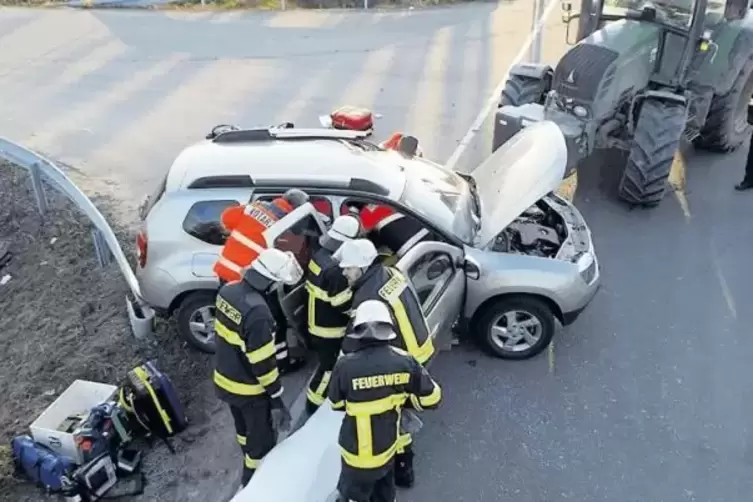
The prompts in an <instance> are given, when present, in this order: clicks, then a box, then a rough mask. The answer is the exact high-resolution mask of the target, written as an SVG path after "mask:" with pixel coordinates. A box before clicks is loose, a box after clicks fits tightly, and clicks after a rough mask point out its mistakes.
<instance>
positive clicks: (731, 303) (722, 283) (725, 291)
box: [713, 257, 737, 319]
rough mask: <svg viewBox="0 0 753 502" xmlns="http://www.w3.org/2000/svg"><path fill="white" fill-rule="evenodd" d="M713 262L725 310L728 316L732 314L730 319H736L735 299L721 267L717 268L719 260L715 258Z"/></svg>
mask: <svg viewBox="0 0 753 502" xmlns="http://www.w3.org/2000/svg"><path fill="white" fill-rule="evenodd" d="M713 260H714V272H715V273H716V277H717V279H718V280H719V287H720V288H721V289H722V297H724V303H726V304H727V309H728V310H729V312H730V314H732V318H733V319H737V308H736V307H735V299H734V297H733V296H732V291H731V290H730V289H729V285H728V284H727V279H725V278H724V273H722V267H720V266H719V260H717V258H716V257H714V259H713Z"/></svg>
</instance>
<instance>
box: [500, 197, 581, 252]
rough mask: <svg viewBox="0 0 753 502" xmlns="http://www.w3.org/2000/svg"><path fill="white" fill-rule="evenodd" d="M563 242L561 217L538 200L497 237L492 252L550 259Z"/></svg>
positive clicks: (564, 229) (565, 232)
mask: <svg viewBox="0 0 753 502" xmlns="http://www.w3.org/2000/svg"><path fill="white" fill-rule="evenodd" d="M566 238H567V227H566V225H565V222H564V220H563V219H562V217H561V216H560V215H559V214H558V213H557V211H555V210H554V209H552V208H551V207H550V206H549V205H548V204H546V202H544V201H543V200H540V201H538V202H537V203H536V204H534V205H533V206H531V207H529V208H528V209H526V211H525V212H524V213H523V214H521V215H520V216H518V217H517V218H516V219H515V220H514V221H513V222H512V223H510V224H509V225H508V226H507V227H506V228H505V229H504V230H503V231H502V232H500V233H499V234H498V235H497V237H496V238H495V239H494V243H493V244H492V251H496V252H499V253H514V254H524V255H529V256H540V257H542V258H554V257H555V256H556V255H557V252H559V250H560V247H561V246H562V243H563V242H564V241H565V239H566Z"/></svg>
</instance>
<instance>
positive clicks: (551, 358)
mask: <svg viewBox="0 0 753 502" xmlns="http://www.w3.org/2000/svg"><path fill="white" fill-rule="evenodd" d="M546 355H547V362H548V363H549V374H550V375H552V374H554V369H555V368H554V363H555V361H554V339H552V341H551V342H549V347H547V351H546Z"/></svg>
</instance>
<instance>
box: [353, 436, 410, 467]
mask: <svg viewBox="0 0 753 502" xmlns="http://www.w3.org/2000/svg"><path fill="white" fill-rule="evenodd" d="M359 433H360V431H359ZM396 451H397V441H396V442H395V444H393V445H392V446H390V447H389V448H387V450H385V451H383V452H382V453H380V454H378V455H368V456H367V455H355V454H353V453H351V452H349V451H348V450H346V449H345V448H342V447H340V455H342V458H343V460H344V461H345V463H346V464H348V465H349V466H351V467H355V468H356V469H378V468H379V467H382V466H383V465H385V464H387V462H389V461H390V460H392V458H393V457H394V456H395V452H396Z"/></svg>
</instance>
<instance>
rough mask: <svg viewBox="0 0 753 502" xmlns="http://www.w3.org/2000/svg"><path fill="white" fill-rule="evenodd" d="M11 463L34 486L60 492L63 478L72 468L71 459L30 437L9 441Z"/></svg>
mask: <svg viewBox="0 0 753 502" xmlns="http://www.w3.org/2000/svg"><path fill="white" fill-rule="evenodd" d="M11 451H12V454H13V463H14V464H15V466H16V469H17V470H18V471H19V472H21V473H23V474H24V475H25V476H26V477H27V478H28V479H29V480H30V481H32V482H33V483H34V484H36V485H38V486H41V487H42V488H44V489H46V490H48V491H51V492H59V491H62V490H63V489H64V488H65V486H64V482H63V478H64V477H65V476H66V475H67V473H68V472H69V471H70V470H71V468H72V467H73V466H74V462H73V459H71V458H70V457H66V456H64V455H61V454H59V453H57V452H55V451H53V450H51V449H50V448H47V447H46V446H44V445H41V444H39V443H36V442H35V441H34V440H33V439H32V438H31V437H30V436H18V437H16V438H14V439H13V440H12V441H11Z"/></svg>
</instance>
